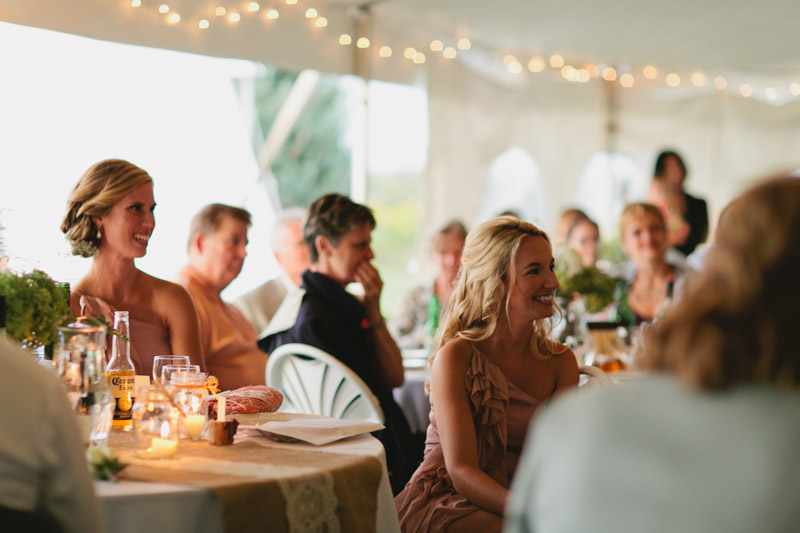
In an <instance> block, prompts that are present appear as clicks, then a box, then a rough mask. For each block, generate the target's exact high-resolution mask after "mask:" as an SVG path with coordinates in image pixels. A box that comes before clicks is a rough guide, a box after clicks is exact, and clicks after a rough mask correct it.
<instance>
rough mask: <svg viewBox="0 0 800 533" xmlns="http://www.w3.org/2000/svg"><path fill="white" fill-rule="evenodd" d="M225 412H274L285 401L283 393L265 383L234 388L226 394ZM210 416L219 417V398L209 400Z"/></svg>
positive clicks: (232, 413)
mask: <svg viewBox="0 0 800 533" xmlns="http://www.w3.org/2000/svg"><path fill="white" fill-rule="evenodd" d="M225 398H226V400H225V402H226V403H225V414H227V415H243V414H247V413H272V412H275V411H277V410H278V408H279V407H280V406H281V403H283V394H281V393H280V392H279V391H277V390H275V389H273V388H270V387H266V386H264V385H252V386H250V387H242V388H240V389H234V390H232V391H230V392H229V393H227V394H226V395H225ZM208 413H209V417H210V418H213V419H216V418H217V399H216V398H211V399H210V400H209V401H208Z"/></svg>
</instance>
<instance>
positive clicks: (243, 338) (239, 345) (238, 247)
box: [177, 204, 267, 390]
mask: <svg viewBox="0 0 800 533" xmlns="http://www.w3.org/2000/svg"><path fill="white" fill-rule="evenodd" d="M249 228H250V213H249V212H247V211H246V210H244V209H241V208H238V207H232V206H229V205H224V204H210V205H207V206H206V207H204V208H203V209H202V210H200V212H199V213H197V214H196V215H195V216H194V218H192V223H191V226H190V229H189V262H188V264H187V265H186V266H184V267H183V269H182V270H181V272H180V275H179V278H178V280H177V281H178V283H180V284H181V285H183V286H184V287H185V288H186V290H187V291H189V294H190V295H191V296H192V299H193V300H194V305H195V307H196V308H197V316H198V318H199V320H200V340H201V343H202V346H203V353H204V354H205V360H206V365H207V366H208V372H209V374H211V375H214V376H216V377H217V378H218V379H219V387H220V388H221V389H222V390H228V389H236V388H239V387H245V386H248V385H264V384H265V378H264V369H265V368H266V365H267V354H265V353H264V352H262V351H261V350H259V349H258V346H257V344H256V331H255V330H254V329H253V326H252V325H250V322H249V321H248V320H247V319H246V318H245V317H244V316H243V315H242V313H241V312H240V311H239V310H238V309H237V308H236V307H234V306H233V305H232V304H229V303H227V302H224V301H223V300H222V297H221V296H220V294H221V293H222V291H223V290H224V289H225V287H227V286H228V285H230V283H231V282H232V281H233V280H234V279H236V276H238V275H239V273H240V272H241V271H242V265H243V264H244V259H245V257H247V250H246V247H247V231H248V229H249Z"/></svg>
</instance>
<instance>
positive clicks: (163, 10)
mask: <svg viewBox="0 0 800 533" xmlns="http://www.w3.org/2000/svg"><path fill="white" fill-rule="evenodd" d="M158 12H159V13H161V14H162V15H163V14H164V13H169V6H168V5H167V4H161V5H160V6H158Z"/></svg>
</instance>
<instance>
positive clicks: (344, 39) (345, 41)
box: [339, 33, 353, 46]
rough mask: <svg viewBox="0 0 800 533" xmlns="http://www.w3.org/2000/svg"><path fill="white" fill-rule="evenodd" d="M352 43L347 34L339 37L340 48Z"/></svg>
mask: <svg viewBox="0 0 800 533" xmlns="http://www.w3.org/2000/svg"><path fill="white" fill-rule="evenodd" d="M352 42H353V38H352V37H350V36H349V35H348V34H346V33H343V34H341V35H340V36H339V44H341V45H342V46H347V45H349V44H350V43H352Z"/></svg>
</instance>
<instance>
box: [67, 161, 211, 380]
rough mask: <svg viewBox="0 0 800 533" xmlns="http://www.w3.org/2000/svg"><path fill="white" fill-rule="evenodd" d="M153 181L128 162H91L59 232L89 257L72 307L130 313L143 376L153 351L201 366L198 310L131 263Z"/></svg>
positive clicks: (151, 222) (151, 217)
mask: <svg viewBox="0 0 800 533" xmlns="http://www.w3.org/2000/svg"><path fill="white" fill-rule="evenodd" d="M155 208H156V202H155V199H154V196H153V179H152V178H151V177H150V175H149V174H148V173H147V172H145V171H144V170H142V169H141V168H139V167H137V166H136V165H134V164H131V163H129V162H127V161H122V160H120V159H107V160H105V161H100V162H99V163H96V164H94V165H92V166H91V167H90V168H89V169H88V170H87V171H86V172H85V173H84V174H83V176H81V178H80V179H79V180H78V183H77V184H76V185H75V188H74V189H73V190H72V192H71V193H70V195H69V199H68V200H67V213H66V214H65V215H64V219H63V221H62V222H61V231H62V232H64V234H65V235H66V236H67V238H68V239H69V241H70V244H71V245H72V254H73V255H80V256H83V257H93V260H92V266H91V267H90V268H89V272H88V273H87V274H86V275H85V276H84V277H83V278H82V279H81V280H80V281H79V282H78V283H77V284H76V285H75V286H74V287H72V291H71V295H70V312H72V313H74V314H76V315H88V316H102V317H104V318H105V320H106V321H107V322H108V323H109V324H113V323H114V311H128V312H129V313H130V337H131V343H130V346H131V361H132V362H133V366H134V368H135V370H136V373H137V374H139V375H146V376H149V375H151V374H152V371H153V358H154V357H155V356H156V355H171V354H175V355H188V356H189V358H190V359H191V362H192V363H193V364H198V365H200V368H201V369H203V370H205V360H204V359H203V351H202V348H201V347H200V335H199V325H198V322H197V312H196V311H195V308H194V304H193V303H192V299H191V297H190V296H189V294H188V293H187V292H186V290H184V288H183V287H181V286H180V285H177V284H175V283H171V282H169V281H165V280H163V279H159V278H156V277H153V276H151V275H149V274H146V273H144V272H142V271H141V270H139V269H138V268H136V265H135V260H136V259H137V258H140V257H144V255H145V254H146V253H147V243H148V242H149V240H150V237H152V234H153V230H154V229H155V226H156V219H155V214H154V212H155Z"/></svg>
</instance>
